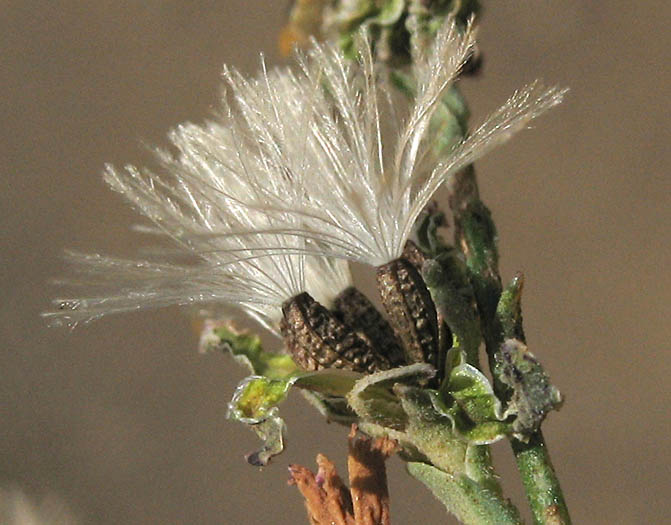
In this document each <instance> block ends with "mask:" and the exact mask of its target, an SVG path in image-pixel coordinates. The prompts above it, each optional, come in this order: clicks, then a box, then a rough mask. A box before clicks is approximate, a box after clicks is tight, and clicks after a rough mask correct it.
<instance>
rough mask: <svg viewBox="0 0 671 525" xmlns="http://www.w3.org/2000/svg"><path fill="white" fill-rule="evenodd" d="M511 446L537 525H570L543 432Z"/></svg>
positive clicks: (513, 441)
mask: <svg viewBox="0 0 671 525" xmlns="http://www.w3.org/2000/svg"><path fill="white" fill-rule="evenodd" d="M511 445H512V447H513V453H514V454H515V459H516V460H517V468H518V469H519V471H520V474H521V476H522V484H523V485H524V489H525V491H526V493H527V498H528V499H529V505H530V506H531V512H532V513H533V517H534V523H536V524H539V525H540V524H542V525H570V523H571V518H570V516H569V513H568V507H567V506H566V502H565V501H564V495H563V494H562V490H561V487H560V486H559V479H558V478H557V474H556V473H555V471H554V468H553V466H552V462H551V461H550V455H549V453H548V450H547V447H546V446H545V442H544V440H543V434H542V433H541V431H540V430H539V431H538V432H536V433H535V434H534V435H533V436H532V437H531V438H530V439H529V442H528V443H524V442H522V441H519V440H517V439H514V438H513V439H512V440H511Z"/></svg>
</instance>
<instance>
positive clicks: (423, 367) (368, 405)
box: [347, 363, 436, 430]
mask: <svg viewBox="0 0 671 525" xmlns="http://www.w3.org/2000/svg"><path fill="white" fill-rule="evenodd" d="M435 373H436V371H435V369H434V368H433V367H432V366H431V365H428V364H426V363H415V364H413V365H410V366H404V367H400V368H393V369H391V370H385V371H383V372H376V373H375V374H370V375H366V376H363V377H362V378H361V379H359V380H358V381H357V382H356V384H355V385H354V388H352V390H351V391H350V392H349V394H348V395H347V401H348V403H349V405H350V406H351V407H352V409H353V410H354V412H356V414H357V415H358V416H359V417H360V418H361V419H363V420H366V421H367V422H370V423H375V424H377V425H382V426H384V427H388V428H392V429H396V430H399V429H402V428H404V426H405V425H406V423H407V417H406V413H405V411H404V410H403V407H402V406H401V403H400V401H399V399H398V398H397V397H396V396H395V395H394V394H393V392H392V387H393V386H394V385H396V384H400V383H410V384H415V383H417V382H418V381H422V380H426V379H430V378H432V377H433V376H434V375H435Z"/></svg>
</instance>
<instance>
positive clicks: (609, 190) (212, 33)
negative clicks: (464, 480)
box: [0, 0, 671, 524]
mask: <svg viewBox="0 0 671 525" xmlns="http://www.w3.org/2000/svg"><path fill="white" fill-rule="evenodd" d="M483 4H484V5H485V8H486V10H485V13H484V17H483V18H482V24H481V31H480V37H481V38H480V43H481V46H482V49H483V50H484V53H485V59H486V62H485V68H484V74H483V75H482V76H481V77H480V78H478V79H477V80H468V81H467V82H466V83H465V87H464V89H465V92H466V94H467V96H468V98H469V100H470V102H471V105H472V108H473V109H474V113H475V120H474V121H478V120H479V118H478V117H482V116H484V115H485V114H486V113H487V112H488V111H490V110H493V109H494V108H496V107H497V105H499V104H500V103H502V102H503V101H504V100H505V99H506V98H507V96H508V95H509V94H510V93H511V92H512V91H513V90H514V89H515V88H517V87H519V86H521V85H522V84H523V83H525V82H528V81H530V80H533V79H534V78H536V77H537V76H543V77H544V78H545V80H546V81H548V82H553V83H554V82H556V83H560V84H564V85H569V86H570V87H571V89H572V91H571V93H570V95H569V97H568V100H567V101H566V103H565V104H564V105H563V106H562V107H560V108H559V109H556V110H553V111H552V113H551V114H550V115H548V116H546V117H544V118H542V119H540V120H539V121H538V122H537V124H536V125H535V128H536V129H535V130H533V131H530V132H526V133H524V134H523V135H522V136H520V137H518V138H517V139H516V140H515V141H513V143H511V144H509V145H507V146H505V147H504V148H501V149H500V150H498V151H497V152H495V153H494V154H492V155H491V156H489V157H487V158H486V159H485V160H483V161H482V162H480V163H479V166H478V168H479V175H480V181H481V186H482V191H483V194H484V197H485V200H486V201H487V202H488V204H489V205H490V206H491V208H492V209H493V212H494V215H495V218H496V222H497V224H498V227H499V232H500V236H501V254H502V271H503V274H504V276H505V277H506V278H509V277H510V276H511V275H512V274H513V272H514V271H516V270H520V269H521V270H523V271H524V272H525V274H526V278H527V286H526V289H525V294H526V295H525V302H524V313H525V321H526V330H527V336H528V339H529V346H530V349H531V350H532V351H533V352H535V353H536V355H538V356H540V357H541V358H542V360H543V362H544V364H545V365H546V368H547V370H549V372H550V373H551V375H552V378H553V380H554V382H555V383H556V384H557V385H558V386H559V387H560V388H561V390H562V392H564V394H565V395H566V398H567V401H566V404H565V407H564V408H563V410H562V411H561V412H559V413H554V414H552V415H551V416H550V418H549V420H548V422H547V424H546V426H545V429H546V436H547V440H548V443H549V446H550V450H551V452H552V457H553V459H554V462H555V465H556V467H557V469H558V471H559V474H560V478H561V480H562V483H563V486H564V488H565V492H566V497H567V500H568V503H569V507H570V508H571V511H572V514H573V517H574V521H575V522H576V523H590V524H593V523H604V524H606V523H608V524H612V523H626V524H633V523H668V522H669V516H670V515H671V498H669V497H668V491H669V487H670V486H671V484H670V482H671V474H670V470H671V461H670V457H671V452H670V448H671V424H670V417H669V408H668V407H669V403H670V402H671V388H670V387H669V375H670V374H671V366H670V364H671V359H670V356H669V340H670V339H671V331H670V330H669V323H668V301H669V299H671V294H670V293H669V292H670V291H671V290H670V286H669V285H670V283H671V279H670V277H669V270H668V268H669V265H670V263H671V260H670V255H671V253H670V252H671V250H670V249H669V222H670V221H669V219H670V217H669V213H668V209H669V207H670V206H669V205H670V204H671V198H670V195H671V184H670V183H669V176H668V170H669V160H671V147H670V141H669V139H670V134H669V124H668V123H669V120H670V117H671V114H670V113H671V112H670V110H669V94H670V90H669V85H670V83H669V79H670V78H671V73H670V72H669V69H668V68H669V58H670V53H669V49H670V48H671V39H670V38H669V22H671V20H670V18H671V17H669V14H670V13H671V10H670V8H669V7H668V3H667V2H662V1H654V0H648V1H646V2H630V1H624V0H617V1H612V2H596V1H592V2H589V1H588V2H586V1H584V0H566V1H563V2H560V1H552V2H551V1H547V0H546V1H541V0H537V1H525V2H493V1H492V2H489V1H486V0H484V1H483ZM286 8H287V2H286V1H284V0H281V1H280V0H278V1H267V0H266V1H261V0H255V1H249V0H248V1H244V0H190V1H180V0H141V1H140V0H136V1H123V0H114V1H112V0H95V1H89V2H85V1H81V0H80V1H68V0H49V1H47V0H44V1H38V0H2V1H0V122H1V125H2V128H1V131H0V176H1V179H0V181H1V182H0V184H1V185H0V217H1V220H2V222H1V223H0V224H1V228H0V239H1V241H0V247H1V255H0V257H1V259H0V292H1V297H2V300H1V302H0V341H2V343H1V344H2V350H1V351H0V487H17V486H18V487H21V488H22V489H23V490H25V491H27V492H28V493H29V494H33V495H37V496H40V495H43V494H46V493H49V494H56V495H58V496H59V497H61V498H62V499H63V500H65V501H66V502H67V504H68V505H69V506H70V507H71V508H72V509H73V510H74V512H75V514H76V515H78V516H79V517H80V519H81V521H82V523H87V524H88V523H90V524H117V523H161V524H170V523H175V524H176V523H232V524H234V523H250V524H261V523H276V524H280V523H307V521H306V519H305V515H304V510H303V507H302V503H301V500H300V499H299V497H298V493H297V491H296V490H295V489H294V488H289V487H287V486H286V484H285V482H286V479H287V472H286V466H287V464H288V463H291V462H298V463H302V464H306V465H309V466H312V465H313V461H314V456H315V454H316V453H317V452H318V451H321V452H324V453H326V454H327V455H329V456H331V457H332V458H333V459H336V460H337V462H338V464H339V465H341V466H343V467H344V455H345V448H346V442H345V435H346V429H345V428H343V427H338V426H336V425H326V424H325V423H323V421H321V420H320V418H319V417H318V416H317V414H316V413H315V412H314V411H313V410H312V409H310V408H308V407H307V405H306V403H305V402H304V401H303V400H302V398H300V396H297V395H296V396H293V397H292V398H291V399H290V401H289V402H288V403H287V404H286V405H285V406H284V407H283V408H284V415H285V418H286V421H287V424H288V427H289V443H288V448H287V450H286V452H285V454H284V455H282V456H280V457H279V458H277V460H276V461H275V462H274V464H273V465H272V466H270V467H269V468H267V469H265V471H263V472H260V471H258V470H256V469H254V468H252V467H250V466H248V465H246V464H245V462H244V460H243V458H242V456H243V454H244V453H245V452H248V451H250V450H252V449H253V447H255V446H256V445H257V441H256V438H255V436H254V435H252V434H251V433H250V432H249V431H248V430H246V429H245V428H243V427H242V426H240V425H238V424H234V423H231V422H227V421H226V420H225V412H226V404H227V402H228V400H229V398H230V395H231V393H232V391H233V388H234V386H235V385H236V383H237V381H238V380H239V379H240V378H241V377H242V376H243V375H244V374H243V371H242V369H240V368H239V367H237V366H236V365H234V363H233V362H232V361H231V359H229V358H227V357H226V356H223V355H205V356H203V355H199V354H198V353H197V352H196V338H195V336H194V334H193V332H192V330H191V327H190V324H189V320H188V318H187V316H185V315H183V312H180V311H179V310H178V309H176V308H174V309H166V310H162V311H155V312H145V313H140V314H131V315H124V316H118V317H111V318H108V319H105V320H102V321H99V322H97V323H94V324H91V325H89V326H85V327H83V328H80V329H78V330H76V331H75V332H74V333H69V332H67V331H65V330H55V329H52V330H49V329H47V328H46V327H45V325H44V323H43V322H42V320H41V319H40V318H39V316H38V314H39V312H40V311H42V310H44V309H46V308H47V307H48V303H49V299H50V298H51V297H52V296H53V295H54V294H55V293H56V291H55V290H54V289H53V288H50V287H48V286H47V285H46V282H47V281H48V280H49V278H51V277H54V276H58V275H62V274H63V273H64V271H65V270H64V267H63V264H62V262H61V261H60V259H59V255H60V254H61V253H62V251H63V249H64V248H65V247H69V248H75V249H81V250H85V251H94V250H97V251H101V252H106V253H112V254H119V255H131V254H132V253H133V252H134V250H135V248H136V247H137V243H138V242H139V239H138V238H137V237H133V236H132V235H130V234H129V233H128V228H129V226H130V225H131V224H132V223H133V222H134V221H135V220H136V216H135V214H134V213H133V212H132V211H131V210H130V209H129V208H128V207H127V206H126V205H125V204H124V203H123V202H122V201H121V199H120V198H119V197H118V196H116V195H114V194H113V193H112V192H110V191H109V190H108V189H107V188H106V187H105V186H104V184H103V183H102V180H101V177H100V172H101V170H102V166H103V163H105V162H112V163H115V164H118V165H121V164H124V163H127V162H131V163H140V164H142V163H145V162H146V160H147V158H148V156H147V153H146V151H145V150H144V149H143V147H142V146H141V142H142V141H144V142H146V143H148V144H159V145H165V143H166V139H165V134H166V132H167V131H168V129H169V128H170V127H172V126H175V125H176V124H178V123H179V122H182V121H184V120H192V121H199V120H201V119H203V118H204V117H206V116H207V115H208V114H209V112H210V111H211V109H212V108H213V107H214V106H216V104H217V98H218V86H219V75H220V72H221V67H222V64H223V63H228V64H233V65H236V66H238V67H240V68H241V69H242V70H244V71H246V72H249V73H253V72H254V71H255V70H256V68H257V64H258V53H259V52H261V51H263V52H264V53H265V54H266V55H267V57H268V58H269V60H270V61H271V62H276V61H278V60H279V57H278V53H277V51H276V38H277V33H278V31H279V29H280V27H281V26H282V24H283V23H284V19H285V15H286ZM495 452H496V454H497V464H498V466H499V468H500V471H501V474H502V475H503V478H504V480H505V484H506V487H507V491H508V493H509V495H510V496H511V497H514V498H516V499H517V500H518V501H521V499H520V498H521V489H520V487H519V482H518V481H517V479H518V478H517V474H516V472H515V471H514V467H513V464H512V461H511V458H510V452H509V448H508V446H507V444H505V443H499V444H498V445H496V447H495ZM390 476H391V495H392V516H393V520H394V523H396V524H411V523H418V521H417V518H416V517H417V516H418V512H419V513H421V514H422V515H423V514H424V513H426V515H427V516H428V519H427V521H426V522H427V523H446V520H445V518H444V515H443V509H442V507H441V505H440V504H439V503H438V502H436V501H434V500H433V499H432V497H431V496H430V495H429V494H428V492H427V491H425V490H424V489H423V488H421V487H420V486H419V485H418V484H417V483H415V482H413V481H412V480H411V479H410V478H408V477H407V476H406V475H405V473H404V472H403V468H402V465H401V463H400V462H399V461H398V460H396V459H395V460H393V461H392V462H391V465H390ZM417 509H419V510H417Z"/></svg>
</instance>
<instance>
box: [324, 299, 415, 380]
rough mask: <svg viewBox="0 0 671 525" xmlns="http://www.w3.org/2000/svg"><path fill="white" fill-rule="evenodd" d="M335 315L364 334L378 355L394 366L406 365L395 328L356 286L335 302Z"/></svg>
mask: <svg viewBox="0 0 671 525" xmlns="http://www.w3.org/2000/svg"><path fill="white" fill-rule="evenodd" d="M333 313H335V314H336V315H337V316H338V317H339V318H340V319H341V320H342V322H343V323H345V324H346V325H348V326H350V327H352V328H353V329H354V330H357V331H359V332H363V333H364V334H366V336H367V337H368V338H369V339H370V341H371V343H372V344H373V346H374V347H375V349H376V350H377V352H378V353H380V354H382V355H383V356H384V357H386V358H387V359H388V360H389V362H390V363H391V365H392V366H394V367H395V366H402V365H403V364H405V355H404V353H403V348H402V347H401V344H400V343H399V341H398V339H396V335H394V330H393V328H392V327H391V326H390V325H389V322H388V321H387V320H386V319H385V318H384V317H383V316H382V314H381V313H380V312H379V311H378V309H377V308H376V307H375V305H374V304H373V303H372V302H371V301H370V300H369V299H368V297H366V296H365V295H364V294H363V293H361V292H360V291H359V290H357V289H356V288H355V287H354V286H348V287H347V288H345V289H344V290H343V291H342V292H340V293H339V294H338V295H337V296H336V298H335V299H334V301H333Z"/></svg>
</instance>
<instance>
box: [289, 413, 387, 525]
mask: <svg viewBox="0 0 671 525" xmlns="http://www.w3.org/2000/svg"><path fill="white" fill-rule="evenodd" d="M356 431H357V428H356V425H353V426H352V430H351V432H350V434H349V455H348V459H347V468H348V470H349V482H350V488H349V490H348V489H347V487H346V486H345V484H344V483H343V481H342V479H341V478H340V476H338V473H337V472H336V469H335V465H334V464H333V463H332V462H331V461H330V460H329V459H328V458H327V457H326V456H324V455H323V454H319V455H318V456H317V466H318V471H317V474H313V473H312V472H311V471H310V470H308V469H307V468H305V467H301V466H299V465H291V466H289V472H290V474H291V479H290V480H289V484H291V485H296V486H297V487H298V490H300V492H301V494H302V495H303V497H304V498H305V506H306V508H307V511H308V518H309V520H310V523H311V524H312V525H331V524H335V525H389V524H390V518H389V491H388V489H387V469H386V466H385V461H386V460H387V458H389V457H390V456H391V455H392V454H393V453H394V452H395V451H396V448H397V445H396V442H394V441H392V440H391V439H388V438H377V439H371V438H369V437H366V436H360V437H357V435H356Z"/></svg>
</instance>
